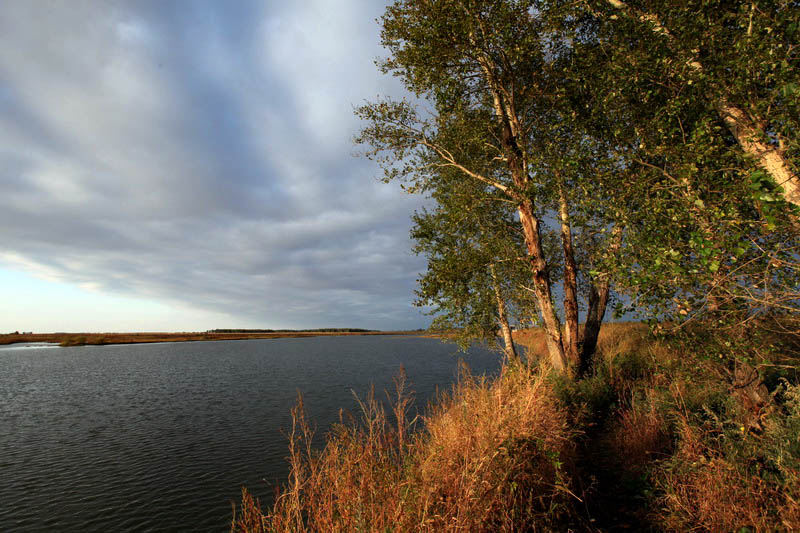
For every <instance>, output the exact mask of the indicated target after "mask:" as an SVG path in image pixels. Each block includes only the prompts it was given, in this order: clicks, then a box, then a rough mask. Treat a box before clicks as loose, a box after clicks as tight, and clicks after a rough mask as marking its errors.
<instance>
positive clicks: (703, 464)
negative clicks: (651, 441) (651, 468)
mask: <svg viewBox="0 0 800 533" xmlns="http://www.w3.org/2000/svg"><path fill="white" fill-rule="evenodd" d="M682 425H683V427H682V429H681V435H680V446H679V448H678V450H677V452H676V454H675V456H674V457H672V458H671V460H670V461H669V462H668V463H666V464H665V465H663V466H662V467H661V468H660V469H659V470H658V472H657V475H656V476H655V480H656V482H657V483H658V486H659V488H660V489H661V490H660V492H661V494H662V495H661V497H660V500H659V502H658V503H659V504H660V505H658V507H657V511H656V514H657V515H658V517H659V519H660V522H661V523H662V524H663V525H664V527H665V528H667V529H669V530H672V531H688V530H690V529H691V530H698V529H702V530H704V531H742V530H745V531H777V530H785V531H795V530H796V529H797V528H798V527H800V520H799V518H800V515H799V514H798V508H797V502H796V501H794V500H792V499H791V498H788V499H787V496H789V495H788V494H786V493H785V492H784V491H782V490H781V488H780V487H779V486H778V485H776V484H774V483H768V482H767V481H765V480H764V479H763V478H762V477H760V476H758V475H756V474H748V473H746V472H742V470H743V469H742V468H741V466H742V465H739V464H736V463H735V462H734V461H731V460H730V459H728V458H726V457H725V456H724V455H723V454H722V453H720V451H719V450H718V449H716V448H715V447H713V446H709V445H708V444H707V443H706V442H705V439H704V438H703V436H702V430H701V429H699V428H697V427H693V426H692V425H690V424H688V423H685V422H684V423H683V424H682ZM795 482H796V479H795Z"/></svg>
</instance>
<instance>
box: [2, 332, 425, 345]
mask: <svg viewBox="0 0 800 533" xmlns="http://www.w3.org/2000/svg"><path fill="white" fill-rule="evenodd" d="M345 335H346V336H349V335H419V332H418V331H275V332H257V333H256V332H246V331H245V332H239V333H227V332H219V331H209V332H184V333H158V332H157V333H10V334H5V335H0V345H2V344H15V343H23V342H50V343H55V344H60V345H61V346H84V345H102V344H140V343H152V342H193V341H232V340H247V339H281V338H296V337H323V336H345Z"/></svg>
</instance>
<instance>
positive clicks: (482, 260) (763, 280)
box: [233, 0, 800, 531]
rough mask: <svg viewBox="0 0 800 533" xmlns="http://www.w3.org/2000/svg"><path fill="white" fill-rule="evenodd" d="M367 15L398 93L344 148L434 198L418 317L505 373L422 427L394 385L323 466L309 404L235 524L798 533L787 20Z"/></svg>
mask: <svg viewBox="0 0 800 533" xmlns="http://www.w3.org/2000/svg"><path fill="white" fill-rule="evenodd" d="M379 23H380V25H381V38H382V44H383V46H384V47H385V49H386V51H387V56H386V57H385V58H384V59H382V60H379V61H378V63H377V64H378V67H379V68H380V70H381V71H382V72H383V73H385V74H391V75H392V76H394V77H396V78H397V79H398V80H400V82H402V84H403V85H404V86H405V87H406V89H408V91H409V93H410V96H409V97H408V98H406V99H392V98H382V97H378V98H377V99H376V100H375V101H372V102H367V103H365V104H364V105H362V106H361V107H359V108H358V109H357V110H356V114H357V115H358V116H359V117H360V118H361V119H362V120H363V123H364V127H363V129H362V130H361V132H360V133H359V134H358V135H357V137H356V139H355V140H356V143H357V144H358V145H360V147H361V148H362V149H363V153H364V154H365V155H366V156H367V157H369V158H370V159H372V160H374V161H376V162H377V163H378V164H379V165H380V166H381V168H382V170H383V176H382V178H383V180H384V181H386V182H396V183H399V184H400V186H401V187H402V188H403V189H404V190H406V191H407V192H409V193H412V194H420V195H423V196H425V197H426V198H427V199H428V200H429V201H428V202H426V203H425V205H426V206H428V207H426V208H422V209H420V210H419V211H417V212H415V213H414V215H413V222H414V226H413V229H412V237H413V239H414V241H415V245H414V251H415V252H416V253H417V254H420V255H423V256H424V257H426V259H427V270H426V271H425V273H424V274H423V275H422V276H421V278H420V279H419V280H418V289H417V291H416V295H417V303H418V304H419V305H420V306H423V307H425V308H426V309H429V310H431V314H432V315H433V316H434V320H433V324H432V328H434V329H436V330H442V331H453V332H456V333H457V337H458V340H459V341H461V342H462V343H463V344H464V345H467V344H469V343H470V342H472V341H474V340H487V341H489V342H495V339H497V337H498V332H500V333H501V335H500V338H501V339H502V341H499V344H500V345H501V346H502V349H503V351H504V353H505V357H506V360H507V364H506V365H505V367H504V370H503V372H502V373H501V375H500V376H499V377H498V378H497V379H496V380H494V381H487V380H482V379H476V380H472V379H465V380H464V381H462V383H461V384H459V385H458V386H457V387H456V388H454V390H453V391H452V393H451V394H450V395H449V396H448V395H445V396H443V398H442V399H441V401H440V402H439V403H438V404H437V405H436V406H434V407H433V408H432V409H431V410H430V411H429V412H428V415H427V416H426V417H424V418H423V419H422V421H421V422H420V421H419V420H418V419H415V420H417V422H418V423H419V424H421V425H422V427H421V428H420V429H419V430H418V431H414V432H409V431H408V427H407V425H405V424H406V423H407V422H408V421H407V420H406V419H405V418H404V415H405V413H406V410H407V408H408V402H409V400H408V398H407V397H405V396H403V395H402V384H403V382H402V379H400V380H399V382H398V383H399V384H398V395H397V400H396V402H395V406H394V407H393V409H394V412H393V413H390V414H389V415H386V414H385V413H384V411H383V410H382V407H381V406H380V405H379V403H378V402H376V401H375V400H374V398H373V397H368V398H367V399H366V400H365V401H364V402H363V403H362V404H361V405H360V407H361V409H362V411H363V417H364V420H363V422H362V423H361V424H360V425H359V423H353V422H347V420H346V419H343V422H342V424H341V425H340V426H338V427H337V428H336V429H335V430H334V431H333V432H332V433H331V436H330V437H329V439H328V441H327V445H326V447H325V449H324V450H322V451H315V450H312V448H311V445H310V442H311V440H310V431H309V429H308V428H309V426H308V424H307V423H306V421H305V419H304V418H303V413H302V405H301V406H299V407H298V410H297V411H296V412H295V425H294V427H293V431H292V432H291V433H290V452H291V468H292V473H291V475H290V477H289V482H288V484H287V485H286V486H285V487H284V489H283V491H282V493H281V494H280V495H279V497H278V498H277V500H276V501H275V505H274V506H273V508H272V509H271V510H270V511H268V512H266V513H263V512H262V511H261V509H260V507H259V505H258V503H257V502H255V501H254V500H253V499H252V498H250V497H249V495H247V494H246V493H245V495H244V498H243V507H242V509H241V511H240V513H239V514H238V515H237V517H236V518H235V520H234V523H233V527H234V528H235V529H241V530H248V531H301V530H309V531H349V530H375V531H377V530H381V531H384V530H385V531H529V530H531V531H538V530H543V531H550V530H555V531H558V530H573V531H578V530H580V531H598V530H617V529H622V528H627V529H630V530H652V531H663V530H667V531H779V530H780V531H794V530H800V372H798V365H797V362H798V357H799V356H800V315H798V311H799V310H800V249H799V248H798V245H799V244H800V239H799V237H800V177H799V176H798V168H799V165H800V4H798V2H797V1H796V0H747V1H744V0H685V1H680V2H678V1H674V0H647V1H644V0H577V1H576V0H395V1H393V2H392V3H390V5H389V6H388V7H387V8H386V10H385V13H384V15H383V17H382V18H381V19H380V21H379ZM609 316H616V317H618V318H619V317H625V318H626V319H631V318H639V319H642V320H644V321H645V322H647V323H648V325H649V326H650V327H649V328H648V327H647V325H643V324H606V325H605V326H604V324H603V323H604V321H605V320H606V319H607V317H609ZM530 326H538V328H539V329H536V330H528V331H514V330H515V329H516V330H521V329H525V328H529V327H530ZM514 341H517V342H518V343H520V344H525V345H527V346H528V351H527V358H525V357H522V355H523V354H518V353H517V349H518V348H517V347H515V344H514ZM390 419H392V420H394V419H396V421H397V423H396V427H394V426H392V424H391V423H390V422H389V420H390ZM408 423H411V424H413V422H408Z"/></svg>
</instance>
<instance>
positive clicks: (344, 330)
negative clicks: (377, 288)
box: [206, 328, 378, 333]
mask: <svg viewBox="0 0 800 533" xmlns="http://www.w3.org/2000/svg"><path fill="white" fill-rule="evenodd" d="M377 331H378V330H375V329H359V328H317V329H210V330H208V331H207V332H206V333H375V332H377Z"/></svg>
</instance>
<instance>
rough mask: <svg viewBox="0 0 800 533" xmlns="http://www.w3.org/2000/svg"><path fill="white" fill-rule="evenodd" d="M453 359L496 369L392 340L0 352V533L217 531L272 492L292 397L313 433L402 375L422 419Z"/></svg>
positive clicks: (487, 361)
mask: <svg viewBox="0 0 800 533" xmlns="http://www.w3.org/2000/svg"><path fill="white" fill-rule="evenodd" d="M459 359H463V360H464V361H465V362H466V363H467V364H468V365H469V367H470V368H471V369H472V371H473V373H475V374H482V373H494V372H496V371H497V370H498V368H499V362H498V360H499V358H498V355H497V354H496V353H493V352H490V351H488V350H484V349H481V348H473V349H471V350H470V351H469V352H467V353H466V354H464V353H458V352H457V351H456V349H455V347H454V346H453V345H449V344H443V343H441V342H440V341H438V340H436V339H424V338H415V337H391V336H386V337H383V336H380V337H316V338H306V339H270V340H248V341H217V342H194V343H165V344H139V345H119V346H84V347H72V348H52V347H44V346H29V347H19V346H12V347H5V348H0V531H41V530H50V531H101V530H102V531H109V530H114V531H175V530H208V531H225V530H227V529H228V528H229V524H230V518H231V502H232V501H234V502H238V500H239V498H240V494H241V487H242V486H243V485H244V486H247V487H248V488H249V489H250V490H251V492H253V493H254V494H255V495H256V496H258V497H260V498H261V500H262V502H263V501H267V502H269V501H271V499H272V495H273V491H274V488H273V487H274V486H275V484H276V483H280V482H282V481H283V480H284V479H285V477H286V474H287V472H288V469H287V466H286V462H285V459H284V458H285V456H286V453H287V441H286V438H285V436H284V434H283V433H282V430H285V429H287V428H288V427H289V425H290V422H291V420H290V417H289V410H290V409H291V407H292V406H293V405H294V403H295V399H296V396H297V392H298V391H300V392H301V393H302V394H303V397H304V401H305V405H306V409H307V411H308V413H309V415H310V418H311V420H312V421H314V422H315V423H316V425H317V427H318V429H319V430H320V431H319V433H320V434H322V433H323V432H324V430H325V429H327V428H328V427H329V426H330V424H331V423H332V422H334V421H336V420H338V411H339V409H340V408H345V409H349V410H354V408H355V403H354V400H353V396H352V392H351V391H355V392H356V393H358V394H359V395H361V396H363V395H364V394H365V393H366V392H367V391H368V389H369V387H370V384H374V385H375V388H376V391H383V390H384V389H390V388H391V379H392V377H393V376H394V375H395V374H396V373H397V372H398V370H399V369H400V368H401V367H404V368H405V370H406V373H407V375H408V378H409V380H410V382H411V386H412V388H413V389H414V391H415V392H416V398H417V405H418V406H423V407H424V405H425V404H426V403H427V401H428V399H430V398H432V397H433V395H434V393H435V391H436V388H437V387H440V388H444V389H446V388H447V387H449V385H450V384H451V383H452V382H453V381H454V379H455V376H456V373H457V367H458V360H459Z"/></svg>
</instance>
